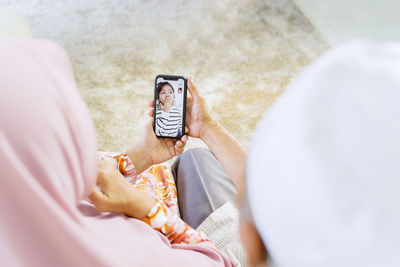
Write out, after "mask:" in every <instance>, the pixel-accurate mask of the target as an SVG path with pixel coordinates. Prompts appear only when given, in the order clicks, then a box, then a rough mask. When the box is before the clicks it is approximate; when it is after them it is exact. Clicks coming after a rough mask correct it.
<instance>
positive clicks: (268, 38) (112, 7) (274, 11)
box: [0, 0, 327, 151]
mask: <svg viewBox="0 0 400 267" xmlns="http://www.w3.org/2000/svg"><path fill="white" fill-rule="evenodd" d="M0 3H1V4H3V5H5V6H8V7H11V8H13V9H14V10H16V11H18V12H19V13H21V14H23V15H24V16H25V17H26V18H27V21H28V23H29V25H30V28H31V33H32V35H33V36H34V37H37V38H47V39H54V40H56V41H57V42H59V43H60V44H61V45H63V46H64V47H65V49H66V50H67V52H68V53H69V55H70V58H71V61H72V63H73V67H74V70H75V75H76V79H77V82H78V85H79V87H80V91H81V93H82V96H83V97H84V99H85V101H86V103H87V104H88V106H89V108H90V111H91V114H92V117H93V119H94V123H95V126H96V130H97V137H98V143H99V149H102V150H114V151H119V150H125V149H127V148H128V147H130V146H132V145H133V144H134V143H136V142H137V141H138V140H139V138H140V135H141V132H142V128H143V124H144V123H145V121H146V120H148V119H149V118H148V117H147V115H146V113H147V111H148V107H147V103H148V101H149V100H151V99H152V94H153V81H154V77H155V76H156V75H157V74H159V73H164V74H180V75H189V74H193V75H194V77H195V80H196V82H197V84H198V87H199V89H200V90H201V92H202V94H203V95H204V96H205V97H206V99H207V101H208V103H209V105H210V108H211V110H212V112H213V114H214V116H215V117H216V118H217V119H218V120H220V121H221V123H222V124H223V125H224V126H225V127H226V128H227V129H228V130H229V131H231V132H232V133H233V135H234V136H235V137H237V138H238V140H239V141H240V142H242V143H243V144H244V145H248V144H249V140H250V138H251V134H252V132H253V130H254V128H255V127H256V124H257V121H258V120H259V119H260V117H261V116H262V114H263V113H264V111H265V110H267V108H268V107H269V106H270V105H271V103H273V101H274V100H275V99H276V97H278V96H279V94H280V93H281V92H282V91H283V90H285V88H286V87H287V85H288V84H289V82H290V81H291V80H292V79H293V78H294V77H295V76H296V75H297V74H298V73H299V72H300V71H301V70H302V69H303V68H304V66H305V65H307V64H308V63H309V62H310V61H312V60H313V59H314V58H316V57H317V56H318V55H320V54H321V53H323V52H324V51H325V50H326V49H327V44H326V43H325V41H323V40H322V38H321V37H320V35H319V34H318V33H317V32H316V31H315V29H314V28H313V26H312V25H311V24H310V23H309V22H308V20H307V19H306V18H305V17H304V16H303V15H302V13H301V12H300V11H299V9H298V8H297V7H296V6H295V5H294V4H293V3H292V2H291V1H289V0H279V1H276V0H263V1H262V0H248V1H233V0H221V1H212V0H204V1H195V0H187V1H179V0H175V1H161V0H153V1H124V0H109V1H79V0H71V1H51V0H36V1H27V0H12V1H11V0H0ZM194 146H202V144H201V142H199V141H196V140H193V139H192V140H191V141H190V143H189V145H188V147H194Z"/></svg>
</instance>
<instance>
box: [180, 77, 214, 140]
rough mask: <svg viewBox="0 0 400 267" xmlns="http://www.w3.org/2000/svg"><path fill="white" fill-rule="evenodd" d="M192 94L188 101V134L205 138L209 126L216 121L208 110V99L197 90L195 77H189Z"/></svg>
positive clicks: (188, 81)
mask: <svg viewBox="0 0 400 267" xmlns="http://www.w3.org/2000/svg"><path fill="white" fill-rule="evenodd" d="M187 85H188V89H189V92H190V95H191V96H189V97H188V98H187V102H186V126H187V127H188V128H189V132H188V135H189V136H192V137H197V138H203V136H204V134H205V133H206V132H207V128H208V127H210V126H211V125H212V124H214V123H215V121H214V119H213V118H212V117H211V114H210V111H209V110H208V107H207V104H206V100H205V99H204V98H203V97H202V96H201V95H200V93H199V92H198V91H197V88H196V86H195V84H194V82H193V77H192V76H190V77H189V78H188V79H187Z"/></svg>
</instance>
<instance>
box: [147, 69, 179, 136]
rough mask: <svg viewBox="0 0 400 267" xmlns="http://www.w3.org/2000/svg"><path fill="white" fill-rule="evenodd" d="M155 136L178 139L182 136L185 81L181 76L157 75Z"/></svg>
mask: <svg viewBox="0 0 400 267" xmlns="http://www.w3.org/2000/svg"><path fill="white" fill-rule="evenodd" d="M154 105H155V106H154V121H153V126H154V127H153V128H154V132H155V133H156V136H158V137H168V138H180V137H182V135H184V128H185V125H184V124H185V110H186V80H185V78H184V77H181V76H171V75H158V76H157V77H156V81H155V90H154Z"/></svg>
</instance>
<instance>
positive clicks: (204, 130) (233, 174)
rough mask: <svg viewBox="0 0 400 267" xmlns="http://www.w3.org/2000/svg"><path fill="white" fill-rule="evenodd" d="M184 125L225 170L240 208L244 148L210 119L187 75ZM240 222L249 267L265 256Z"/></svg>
mask: <svg viewBox="0 0 400 267" xmlns="http://www.w3.org/2000/svg"><path fill="white" fill-rule="evenodd" d="M188 89H189V92H190V94H191V96H192V97H191V98H188V105H187V112H188V113H187V114H188V115H187V121H186V123H187V125H188V127H189V132H188V133H189V135H190V136H193V137H199V138H201V139H202V140H203V141H204V142H205V143H206V144H207V146H208V147H209V149H210V150H211V152H212V153H213V154H214V155H215V156H216V158H217V159H218V161H219V162H220V163H221V165H222V167H223V168H224V169H225V171H226V172H227V173H228V175H229V177H230V178H231V180H232V182H233V183H234V184H235V186H236V189H237V196H236V203H237V206H238V207H242V202H243V197H244V194H245V186H246V178H245V173H246V149H245V148H244V147H243V146H242V145H241V144H240V143H239V142H238V141H236V140H235V138H234V137H233V136H232V135H231V134H230V133H229V132H228V131H227V130H226V129H225V128H224V127H223V126H222V125H221V124H219V123H218V122H217V121H216V120H214V119H213V118H212V117H211V115H210V112H209V111H208V108H207V106H206V103H205V100H204V99H203V98H202V97H201V96H200V94H199V92H198V91H197V88H196V86H195V85H194V83H193V79H192V78H191V77H189V78H188ZM245 219H246V220H242V221H241V222H240V234H241V240H242V244H243V246H244V247H245V249H246V251H247V255H248V260H249V262H250V265H251V266H255V265H257V264H258V263H260V262H262V261H264V259H265V257H266V253H265V251H266V250H265V247H264V244H263V242H262V240H261V238H260V236H259V234H258V232H257V229H256V228H255V226H254V223H253V222H252V221H251V220H249V218H245Z"/></svg>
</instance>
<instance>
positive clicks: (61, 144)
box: [0, 40, 231, 267]
mask: <svg viewBox="0 0 400 267" xmlns="http://www.w3.org/2000/svg"><path fill="white" fill-rule="evenodd" d="M0 73H1V79H0V125H1V126H0V127H1V130H0V173H1V178H0V214H1V220H0V266H202V267H203V266H224V265H227V266H230V265H231V262H230V260H229V259H228V258H227V257H226V256H224V254H222V253H221V252H219V251H218V250H216V249H213V248H210V247H207V246H204V245H171V244H170V243H169V242H168V240H167V238H165V237H164V236H163V235H161V234H160V233H158V232H156V231H155V230H153V229H152V228H151V227H149V226H148V225H146V224H145V223H143V222H141V221H140V220H135V219H132V218H128V217H126V216H124V215H117V214H99V213H98V212H97V211H96V210H95V209H94V207H93V206H92V205H90V204H89V203H84V201H82V200H83V199H84V198H85V196H86V195H87V194H88V192H89V191H90V189H91V188H92V186H93V185H94V183H95V177H96V138H95V132H94V128H93V124H92V121H91V119H90V116H89V112H88V109H87V108H86V106H85V104H84V102H83V101H82V99H81V97H80V95H79V91H78V89H77V87H76V84H75V81H74V76H73V71H72V68H71V65H70V63H69V60H68V57H67V55H66V54H65V52H64V51H63V49H61V48H60V47H59V46H57V45H56V44H54V43H52V42H48V41H38V40H24V41H17V40H9V41H4V40H3V41H0Z"/></svg>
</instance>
